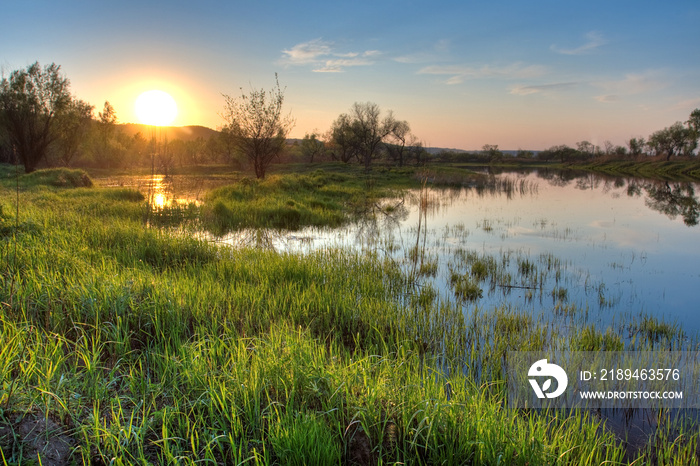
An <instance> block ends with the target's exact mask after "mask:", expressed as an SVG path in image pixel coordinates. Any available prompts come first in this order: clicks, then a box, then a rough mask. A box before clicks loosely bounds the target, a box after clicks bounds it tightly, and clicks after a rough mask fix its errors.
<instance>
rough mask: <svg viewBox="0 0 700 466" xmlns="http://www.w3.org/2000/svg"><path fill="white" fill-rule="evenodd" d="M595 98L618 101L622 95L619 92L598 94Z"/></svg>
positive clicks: (603, 100) (604, 100)
mask: <svg viewBox="0 0 700 466" xmlns="http://www.w3.org/2000/svg"><path fill="white" fill-rule="evenodd" d="M595 100H597V101H598V102H603V103H610V102H617V101H618V100H620V96H619V95H617V94H606V95H598V96H596V97H595Z"/></svg>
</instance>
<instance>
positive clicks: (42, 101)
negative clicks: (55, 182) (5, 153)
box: [0, 62, 71, 173]
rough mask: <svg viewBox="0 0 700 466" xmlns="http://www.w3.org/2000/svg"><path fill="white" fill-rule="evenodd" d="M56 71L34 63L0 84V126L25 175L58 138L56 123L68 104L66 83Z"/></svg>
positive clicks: (57, 68) (52, 66)
mask: <svg viewBox="0 0 700 466" xmlns="http://www.w3.org/2000/svg"><path fill="white" fill-rule="evenodd" d="M60 69H61V67H60V66H58V65H56V64H55V63H52V64H50V65H47V66H45V67H44V68H42V67H41V66H40V65H39V63H38V62H37V63H34V64H33V65H30V66H28V67H27V69H26V70H16V71H13V72H12V73H11V74H10V77H9V79H7V78H4V79H3V80H2V81H1V82H0V125H1V126H2V127H3V128H4V129H5V132H6V133H7V135H8V139H9V141H10V144H11V145H12V146H13V147H14V149H15V151H16V152H17V155H18V156H19V159H20V160H21V161H22V163H23V164H24V171H25V172H27V173H30V172H32V171H34V170H35V169H36V166H37V164H38V163H39V162H40V161H41V160H42V159H43V158H44V157H45V156H46V152H47V149H48V147H49V145H50V144H51V143H52V142H53V141H55V140H56V138H57V137H58V132H57V131H55V126H56V120H57V118H58V117H59V116H60V115H61V114H62V113H63V112H64V111H65V110H66V109H67V108H68V106H69V104H70V101H71V95H70V92H69V81H68V79H67V78H65V77H64V76H63V75H61V73H60Z"/></svg>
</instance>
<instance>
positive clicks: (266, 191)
mask: <svg viewBox="0 0 700 466" xmlns="http://www.w3.org/2000/svg"><path fill="white" fill-rule="evenodd" d="M376 176H377V175H376V174H371V175H362V176H356V175H355V176H354V175H351V174H346V173H333V172H325V171H322V170H316V171H314V172H311V173H305V174H287V175H271V176H268V177H267V178H265V179H263V180H257V179H252V178H245V177H244V178H242V179H240V180H239V181H237V182H236V183H234V184H231V185H229V186H226V187H222V188H219V189H215V190H214V191H213V192H211V193H210V194H209V195H208V196H207V197H206V199H205V205H204V208H203V211H202V218H203V220H204V221H205V223H206V224H207V225H208V226H210V227H211V228H212V229H214V230H216V231H219V232H225V231H230V230H236V229H241V228H275V229H286V230H298V229H300V228H302V227H305V226H323V227H337V226H340V225H342V224H344V223H346V222H348V221H349V220H351V219H352V218H353V217H356V216H357V215H358V214H363V213H365V212H366V210H367V209H368V208H370V207H371V206H373V205H374V204H375V202H376V201H377V200H378V199H379V198H381V197H386V196H388V195H389V194H390V192H391V191H390V190H389V188H388V187H387V184H386V183H387V181H386V180H383V181H380V179H377V178H375V177H376Z"/></svg>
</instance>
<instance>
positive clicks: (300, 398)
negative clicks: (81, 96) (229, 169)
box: [0, 164, 700, 464]
mask: <svg viewBox="0 0 700 466" xmlns="http://www.w3.org/2000/svg"><path fill="white" fill-rule="evenodd" d="M455 173H457V174H458V176H456V175H455ZM2 175H3V176H2V191H3V197H2V210H1V211H0V212H1V213H2V224H1V227H2V228H1V229H0V231H1V232H2V251H1V253H0V260H1V261H2V270H3V271H4V272H3V273H2V287H1V292H2V306H3V314H2V321H1V322H0V325H2V334H1V335H0V338H1V339H2V346H1V347H2V348H3V350H2V351H3V358H2V361H3V362H2V367H0V374H1V375H2V377H3V379H2V380H3V385H2V386H3V391H2V396H1V397H0V406H2V408H3V410H2V413H0V414H1V416H0V424H1V426H0V428H1V429H2V433H3V435H4V436H3V438H4V439H5V440H4V441H3V442H4V443H3V444H2V448H3V454H4V455H6V457H12V458H15V459H19V460H21V459H22V458H25V459H26V458H28V457H29V456H31V454H32V452H34V451H35V450H36V449H37V448H38V447H37V446H36V445H37V442H36V441H34V440H33V439H32V438H30V436H28V435H25V434H23V433H22V432H23V431H22V429H20V428H19V427H21V426H23V425H25V424H29V423H30V422H37V423H39V424H41V425H43V426H45V427H44V428H45V429H46V432H43V434H44V437H48V436H51V437H54V438H58V439H60V440H61V442H62V444H65V445H68V446H69V448H64V450H66V451H67V452H69V453H65V455H66V456H65V457H64V458H63V459H64V460H65V461H66V462H67V461H68V458H71V459H72V460H81V459H82V461H87V462H104V463H108V462H111V463H114V464H132V463H149V462H151V463H173V462H178V463H184V464H189V463H194V462H196V461H199V460H201V459H206V460H208V461H210V462H214V463H242V462H251V463H260V464H270V463H278V464H294V463H295V462H297V463H298V462H299V461H303V462H306V463H307V464H308V463H309V462H312V463H315V464H377V463H382V464H383V463H395V462H403V463H410V464H438V463H440V464H464V463H473V464H504V463H505V464H602V463H606V464H647V463H652V464H697V457H698V456H697V454H698V452H697V448H698V443H697V442H698V433H697V431H698V429H697V418H696V417H695V418H694V417H693V416H690V415H688V412H689V411H683V412H682V413H681V415H679V413H677V412H676V413H672V412H667V411H664V410H652V411H653V412H651V411H646V412H644V413H642V414H635V415H634V416H629V415H628V413H627V414H626V413H622V414H620V413H595V412H590V411H586V410H573V411H567V412H549V411H542V412H540V411H527V410H524V411H521V410H513V409H509V408H508V407H507V402H506V396H505V381H504V380H505V378H504V374H503V370H504V369H503V364H502V362H503V358H504V355H505V353H506V352H507V351H512V350H520V351H524V350H532V351H544V350H551V349H568V350H582V351H605V350H622V349H624V350H650V349H663V350H673V351H693V350H696V349H697V344H698V339H697V332H698V330H699V329H700V322H699V321H698V320H697V315H696V314H697V313H696V309H697V306H696V304H695V297H694V290H695V289H696V286H697V284H698V281H699V280H700V272H698V270H699V269H698V267H697V265H696V264H697V259H698V257H697V256H698V253H697V248H696V247H693V245H694V244H696V242H697V239H698V235H699V234H700V233H699V232H700V230H698V226H697V223H698V199H697V195H696V194H695V193H696V192H697V189H698V185H697V184H694V183H692V182H680V181H679V182H673V181H652V180H648V179H640V178H632V177H622V176H617V177H611V176H604V175H596V174H591V173H590V172H589V173H576V172H571V171H555V170H546V169H540V170H538V171H500V172H494V171H493V170H490V169H483V170H475V171H474V172H467V171H466V170H461V171H460V170H455V171H454V173H451V174H449V176H446V174H445V173H439V172H435V171H430V170H429V169H428V170H402V171H398V170H386V171H382V170H378V169H375V170H374V171H373V172H372V173H371V174H364V173H362V172H361V171H359V170H358V171H357V173H355V172H352V173H348V172H347V171H346V169H344V168H342V167H338V166H336V165H334V164H329V166H326V167H324V168H321V169H314V170H306V169H304V170H300V171H299V172H298V173H280V174H271V175H269V176H268V177H267V178H266V179H265V180H263V181H257V180H252V179H250V178H246V177H245V176H243V175H241V174H237V173H231V174H216V175H205V176H201V177H199V178H197V177H192V176H182V175H174V176H171V177H155V178H153V177H150V176H146V177H144V176H132V175H128V176H127V175H123V176H109V177H99V176H96V177H93V179H92V181H91V184H93V186H92V187H87V183H82V182H76V181H73V180H74V179H77V180H82V179H83V178H82V176H78V177H77V178H76V177H75V176H73V175H75V173H74V172H71V171H55V172H54V171H52V173H49V174H46V176H45V178H42V179H40V180H37V179H36V178H38V176H36V175H35V176H34V178H31V175H26V176H25V175H21V176H20V175H17V174H16V172H15V171H14V169H13V168H12V167H7V166H4V167H3V173H2ZM40 175H41V173H40ZM47 180H48V181H47ZM51 180H53V181H51ZM57 180H58V181H57ZM626 419H627V421H629V422H625V420H626ZM630 419H631V421H630ZM645 419H646V420H645ZM650 419H653V420H650ZM664 420H665V421H664ZM39 421H41V422H43V423H41V422H39ZM47 426H51V434H50V435H49V432H48V427H47ZM640 432H641V433H640ZM8 438H12V439H14V442H10V441H8V440H7V439H8ZM32 449H34V450H32Z"/></svg>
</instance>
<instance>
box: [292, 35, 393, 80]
mask: <svg viewBox="0 0 700 466" xmlns="http://www.w3.org/2000/svg"><path fill="white" fill-rule="evenodd" d="M282 54H283V55H282V59H281V60H280V61H281V63H283V64H285V65H294V66H297V65H313V68H312V71H314V72H316V73H340V72H343V71H345V68H347V67H352V66H368V65H372V64H373V63H374V61H372V60H370V58H372V57H377V56H379V55H381V52H380V51H379V50H365V51H364V52H342V53H341V52H337V51H335V49H334V44H333V43H332V42H327V41H324V40H322V39H321V38H318V39H313V40H310V41H308V42H302V43H300V44H297V45H295V46H294V47H292V48H291V49H288V50H282Z"/></svg>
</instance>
